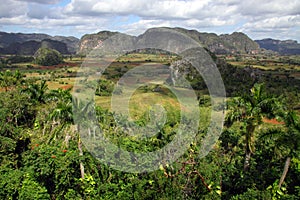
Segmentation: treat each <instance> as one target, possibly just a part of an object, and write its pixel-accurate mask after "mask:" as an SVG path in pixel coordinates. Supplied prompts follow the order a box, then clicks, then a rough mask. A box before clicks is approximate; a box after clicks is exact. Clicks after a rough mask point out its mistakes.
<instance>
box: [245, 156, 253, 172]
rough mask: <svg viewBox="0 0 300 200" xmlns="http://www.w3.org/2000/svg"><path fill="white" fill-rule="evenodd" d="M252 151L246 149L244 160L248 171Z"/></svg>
mask: <svg viewBox="0 0 300 200" xmlns="http://www.w3.org/2000/svg"><path fill="white" fill-rule="evenodd" d="M250 159H251V151H246V155H245V162H244V171H248V170H249V167H250Z"/></svg>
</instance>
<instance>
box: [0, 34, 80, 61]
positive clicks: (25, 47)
mask: <svg viewBox="0 0 300 200" xmlns="http://www.w3.org/2000/svg"><path fill="white" fill-rule="evenodd" d="M78 42H79V39H77V38H75V37H64V36H55V37H52V36H50V35H47V34H37V33H32V34H25V33H6V32H0V53H2V54H20V55H33V54H34V53H35V52H36V50H37V49H39V48H40V47H48V48H53V49H55V50H57V51H59V52H60V53H62V54H74V53H76V51H77V46H78Z"/></svg>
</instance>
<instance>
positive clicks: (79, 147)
mask: <svg viewBox="0 0 300 200" xmlns="http://www.w3.org/2000/svg"><path fill="white" fill-rule="evenodd" d="M77 131H78V134H79V133H80V126H79V125H78V126H77ZM78 150H79V158H80V157H82V156H83V152H82V144H81V140H80V136H78ZM79 167H80V174H81V178H82V180H83V179H84V165H83V163H82V162H81V161H80V162H79Z"/></svg>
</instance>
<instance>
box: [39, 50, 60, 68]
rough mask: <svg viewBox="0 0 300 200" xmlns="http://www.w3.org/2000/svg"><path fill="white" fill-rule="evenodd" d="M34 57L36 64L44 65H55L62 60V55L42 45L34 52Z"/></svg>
mask: <svg viewBox="0 0 300 200" xmlns="http://www.w3.org/2000/svg"><path fill="white" fill-rule="evenodd" d="M34 58H35V63H36V64H39V65H45V66H50V65H57V64H60V63H62V62H63V57H62V55H61V54H60V53H59V52H58V51H56V50H54V49H49V48H43V47H42V48H39V49H38V50H37V51H36V52H35V54H34Z"/></svg>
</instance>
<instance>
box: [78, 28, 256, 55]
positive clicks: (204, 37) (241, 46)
mask: <svg viewBox="0 0 300 200" xmlns="http://www.w3.org/2000/svg"><path fill="white" fill-rule="evenodd" d="M152 29H155V28H152ZM167 29H171V30H175V31H178V32H181V33H184V34H186V35H188V36H189V37H191V38H193V39H194V40H196V41H198V42H199V43H200V44H201V45H203V47H206V48H208V49H209V50H210V51H211V52H214V53H217V54H235V53H247V54H256V53H258V52H260V48H259V45H258V44H257V43H256V42H254V41H253V40H251V39H250V38H249V37H248V36H247V35H245V34H244V33H238V32H234V33H232V34H230V35H228V34H226V35H220V36H218V35H217V34H215V33H200V32H198V31H196V30H187V29H183V28H167ZM115 34H120V33H118V32H110V31H101V32H99V33H96V34H87V35H84V36H83V37H82V38H81V40H80V43H79V48H78V53H80V54H87V53H88V52H89V51H91V50H92V49H93V48H95V47H96V46H97V45H100V44H101V43H102V42H103V41H104V40H106V39H107V38H109V37H111V36H113V35H115ZM147 34H151V29H148V30H147V31H146V32H145V33H143V34H142V35H140V36H138V37H135V36H130V35H126V34H122V35H123V37H124V38H126V39H125V40H123V41H122V42H123V43H124V41H126V43H127V45H128V44H130V43H135V42H138V41H139V40H141V39H142V38H143V37H144V36H145V35H147ZM124 38H123V39H124Z"/></svg>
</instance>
